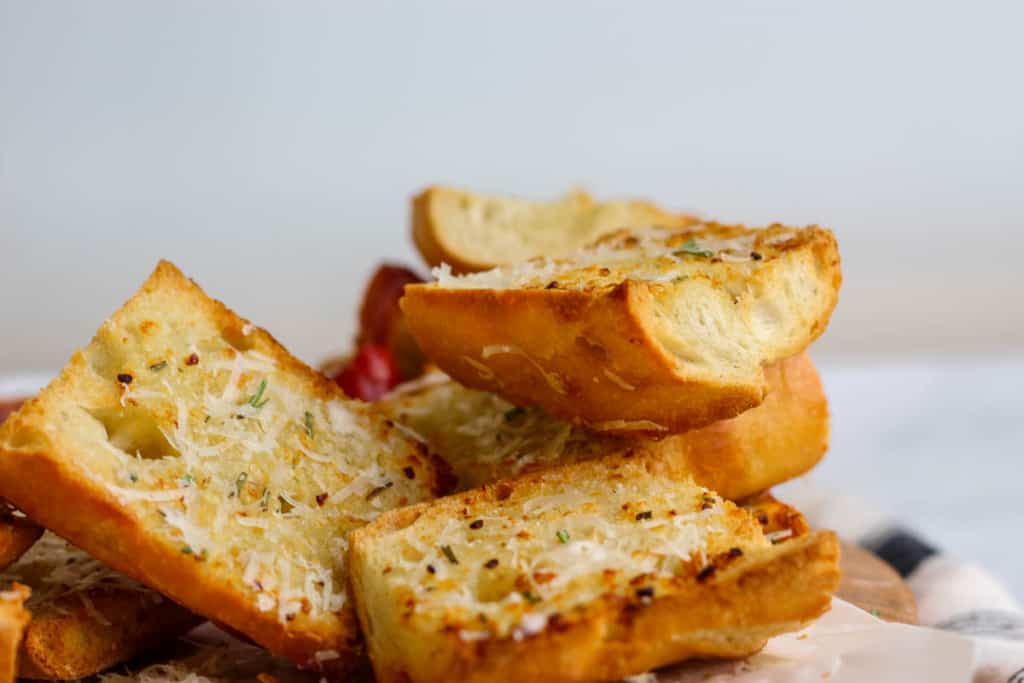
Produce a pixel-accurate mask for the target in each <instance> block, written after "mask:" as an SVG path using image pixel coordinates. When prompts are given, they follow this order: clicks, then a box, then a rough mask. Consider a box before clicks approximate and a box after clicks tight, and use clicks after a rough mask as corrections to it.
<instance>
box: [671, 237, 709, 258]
mask: <svg viewBox="0 0 1024 683" xmlns="http://www.w3.org/2000/svg"><path fill="white" fill-rule="evenodd" d="M672 253H673V254H675V255H676V256H683V255H687V254H688V255H690V256H703V257H705V258H710V257H712V256H714V255H715V252H713V251H711V250H710V249H702V248H701V247H700V245H698V244H697V240H695V239H694V238H692V237H691V238H690V239H688V240H686V241H685V242H683V243H682V244H681V245H679V248H678V249H676V250H675V251H674V252H672Z"/></svg>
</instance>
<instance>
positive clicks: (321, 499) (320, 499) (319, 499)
mask: <svg viewBox="0 0 1024 683" xmlns="http://www.w3.org/2000/svg"><path fill="white" fill-rule="evenodd" d="M326 501H327V492H326V491H324V492H323V493H318V494H317V496H316V504H317V505H319V506H320V507H323V506H324V503H325V502H326Z"/></svg>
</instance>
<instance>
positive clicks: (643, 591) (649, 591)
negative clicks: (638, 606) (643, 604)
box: [636, 586, 654, 600]
mask: <svg viewBox="0 0 1024 683" xmlns="http://www.w3.org/2000/svg"><path fill="white" fill-rule="evenodd" d="M636 597H638V598H640V599H641V600H644V599H646V600H650V599H651V598H653V597H654V587H653V586H644V587H643V588H637V589H636Z"/></svg>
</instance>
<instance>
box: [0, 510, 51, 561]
mask: <svg viewBox="0 0 1024 683" xmlns="http://www.w3.org/2000/svg"><path fill="white" fill-rule="evenodd" d="M42 535H43V527H41V526H39V525H38V524H36V523H34V522H32V521H31V520H29V519H27V518H25V517H23V516H20V514H19V513H18V512H16V511H15V510H14V509H13V508H12V507H11V506H10V505H9V504H8V503H7V502H6V501H3V500H0V571H3V570H4V569H6V568H7V567H9V566H11V564H12V563H13V562H15V561H16V560H17V559H18V558H19V557H21V556H22V555H24V554H25V551H27V550H28V549H29V548H31V547H32V544H33V543H35V542H36V541H38V540H39V537H40V536H42Z"/></svg>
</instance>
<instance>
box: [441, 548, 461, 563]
mask: <svg viewBox="0 0 1024 683" xmlns="http://www.w3.org/2000/svg"><path fill="white" fill-rule="evenodd" d="M441 552H442V553H444V556H445V557H446V558H448V561H449V562H451V563H452V564H458V563H459V558H457V557H455V552H454V551H453V550H452V547H451V546H450V545H443V546H441Z"/></svg>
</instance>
